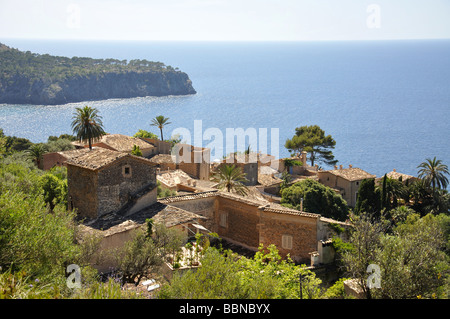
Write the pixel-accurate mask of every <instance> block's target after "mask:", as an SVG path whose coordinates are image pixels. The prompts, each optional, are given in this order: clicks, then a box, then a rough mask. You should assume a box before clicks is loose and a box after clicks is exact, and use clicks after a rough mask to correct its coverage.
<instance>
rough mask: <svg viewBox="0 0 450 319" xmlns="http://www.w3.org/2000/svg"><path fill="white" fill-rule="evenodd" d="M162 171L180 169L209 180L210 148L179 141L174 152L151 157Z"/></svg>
mask: <svg viewBox="0 0 450 319" xmlns="http://www.w3.org/2000/svg"><path fill="white" fill-rule="evenodd" d="M150 160H151V161H152V162H153V163H156V164H157V165H158V168H159V169H160V171H167V170H177V169H180V170H182V171H183V172H185V173H187V174H189V175H190V176H192V177H194V178H196V179H199V180H204V181H207V180H209V174H210V149H209V148H202V147H194V146H192V145H189V144H181V143H178V144H176V145H175V147H174V149H173V150H172V154H158V155H155V156H153V157H152V158H150Z"/></svg>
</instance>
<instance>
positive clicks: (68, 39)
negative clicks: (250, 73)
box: [0, 36, 450, 43]
mask: <svg viewBox="0 0 450 319" xmlns="http://www.w3.org/2000/svg"><path fill="white" fill-rule="evenodd" d="M0 39H1V40H2V41H4V40H13V41H15V40H19V41H86V42H94V41H95V42H98V41H101V42H186V43H187V42H192V43H207V42H211V43H214V42H215V43H267V42H272V43H280V42H286V43H292V42H381V41H426V40H431V41H435V40H450V37H448V38H445V37H442V38H385V39H315V40H314V39H303V40H275V39H268V40H249V39H243V40H205V39H203V40H194V39H191V40H185V39H178V40H177V39H173V40H161V39H107V38H101V39H100V38H99V39H92V38H27V37H1V36H0Z"/></svg>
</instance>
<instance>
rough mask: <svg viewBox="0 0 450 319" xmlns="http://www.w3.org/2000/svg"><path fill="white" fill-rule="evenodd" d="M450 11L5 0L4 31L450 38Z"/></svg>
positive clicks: (432, 0)
mask: <svg viewBox="0 0 450 319" xmlns="http://www.w3.org/2000/svg"><path fill="white" fill-rule="evenodd" d="M449 17H450V0H368V1H367V0H128V1H125V0H122V1H118V0H0V38H2V39H5V38H15V39H22V38H23V39H79V40H143V41H148V40H156V41H329V40H385V39H389V40H391V39H441V38H446V39H449V38H450V19H449Z"/></svg>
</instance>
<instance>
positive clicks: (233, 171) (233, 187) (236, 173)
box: [212, 165, 248, 196]
mask: <svg viewBox="0 0 450 319" xmlns="http://www.w3.org/2000/svg"><path fill="white" fill-rule="evenodd" d="M245 175H246V174H245V173H243V172H242V169H241V168H240V167H236V166H235V165H221V166H219V168H218V169H217V172H216V173H215V174H213V176H212V180H213V181H215V182H218V184H217V185H216V188H218V189H224V188H226V189H227V191H228V192H229V193H231V191H235V192H236V193H238V194H239V195H242V196H245V195H247V194H248V188H247V186H245V185H244V184H243V183H245V182H247V181H248V180H247V178H245Z"/></svg>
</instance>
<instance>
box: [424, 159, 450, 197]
mask: <svg viewBox="0 0 450 319" xmlns="http://www.w3.org/2000/svg"><path fill="white" fill-rule="evenodd" d="M417 168H420V169H419V172H418V173H419V178H422V179H423V180H425V182H427V184H428V185H430V184H431V186H432V188H433V193H434V191H435V189H436V186H437V187H438V188H442V189H445V188H447V185H448V179H447V177H446V176H445V175H448V174H450V173H449V171H448V167H447V165H444V164H443V163H442V161H441V160H437V159H436V157H434V158H433V159H430V158H427V159H426V161H425V162H423V163H421V164H420V165H419V166H417Z"/></svg>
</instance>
